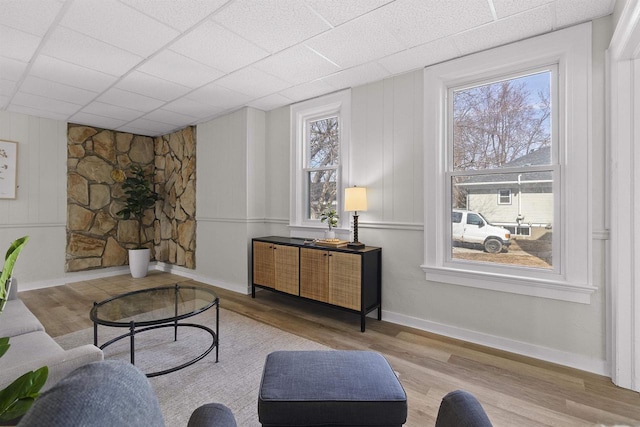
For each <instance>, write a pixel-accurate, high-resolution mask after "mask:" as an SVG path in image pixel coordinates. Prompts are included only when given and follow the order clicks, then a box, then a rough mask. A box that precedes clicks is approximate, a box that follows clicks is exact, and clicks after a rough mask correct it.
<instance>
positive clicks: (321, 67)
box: [254, 45, 340, 84]
mask: <svg viewBox="0 0 640 427" xmlns="http://www.w3.org/2000/svg"><path fill="white" fill-rule="evenodd" d="M254 67H256V68H258V69H260V70H262V71H265V72H267V73H269V74H271V75H273V76H276V77H279V78H280V79H282V80H284V81H286V82H289V83H291V84H300V83H305V82H309V81H312V80H315V79H317V78H320V77H324V76H327V75H329V74H332V73H335V72H336V71H339V70H340V68H339V67H338V66H336V65H335V64H333V63H331V62H329V61H327V60H326V59H325V58H323V57H322V56H320V55H318V54H317V53H316V52H314V51H313V50H311V49H309V48H307V47H306V46H304V45H297V46H293V47H291V48H289V49H286V50H284V51H282V52H279V53H276V54H275V55H272V56H270V57H268V58H265V59H263V60H262V61H260V62H258V63H256V64H254Z"/></svg>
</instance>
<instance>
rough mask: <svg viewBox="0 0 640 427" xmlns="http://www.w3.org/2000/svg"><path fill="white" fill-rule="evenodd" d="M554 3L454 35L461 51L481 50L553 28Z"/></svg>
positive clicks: (464, 53)
mask: <svg viewBox="0 0 640 427" xmlns="http://www.w3.org/2000/svg"><path fill="white" fill-rule="evenodd" d="M552 23H553V5H551V4H548V5H545V6H541V7H538V8H536V9H532V10H529V11H527V12H524V13H520V14H518V15H513V16H510V17H508V18H504V19H499V20H498V21H494V22H492V23H491V24H487V25H483V26H481V27H478V28H474V29H473V30H470V31H466V32H464V33H460V34H457V35H455V36H453V37H452V40H453V42H454V43H455V44H456V46H457V47H458V49H459V50H460V53H462V54H463V55H466V54H468V53H473V52H479V51H481V50H484V49H489V48H492V47H495V46H500V45H503V44H507V43H511V42H514V41H517V40H522V39H525V38H527V37H531V36H534V35H538V34H543V33H546V32H549V31H551V30H552Z"/></svg>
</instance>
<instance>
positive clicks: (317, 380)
mask: <svg viewBox="0 0 640 427" xmlns="http://www.w3.org/2000/svg"><path fill="white" fill-rule="evenodd" d="M258 416H259V419H260V422H261V423H262V425H263V426H321V425H331V426H400V425H402V424H404V422H405V421H406V419H407V396H406V394H405V392H404V389H403V388H402V386H401V385H400V382H399V381H398V378H397V377H396V375H395V373H394V372H393V370H392V369H391V366H390V365H389V363H388V362H387V360H386V359H385V358H384V357H383V356H382V355H380V354H378V353H374V352H370V351H277V352H274V353H271V354H269V355H268V356H267V360H266V362H265V367H264V371H263V376H262V383H261V385H260V394H259V396H258Z"/></svg>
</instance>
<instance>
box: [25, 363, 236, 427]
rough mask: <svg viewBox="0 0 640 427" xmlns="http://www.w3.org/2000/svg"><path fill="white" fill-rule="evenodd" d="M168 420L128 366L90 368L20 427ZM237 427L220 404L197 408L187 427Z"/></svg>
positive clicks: (148, 425) (38, 405)
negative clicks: (164, 418) (163, 416)
mask: <svg viewBox="0 0 640 427" xmlns="http://www.w3.org/2000/svg"><path fill="white" fill-rule="evenodd" d="M164 425H165V424H164V420H163V418H162V413H161V411H160V406H159V404H158V398H157V397H156V395H155V393H154V392H153V388H152V387H151V384H150V383H149V381H148V380H147V377H146V376H145V375H144V374H143V373H142V372H141V371H140V370H139V369H138V368H136V367H135V366H133V365H131V364H130V363H127V362H123V361H104V362H96V363H91V364H88V365H85V366H82V367H80V368H78V369H76V370H75V371H73V372H72V373H71V374H70V375H69V376H67V377H66V378H65V379H63V380H62V381H60V382H58V383H56V384H55V385H54V386H53V387H52V388H51V389H49V390H48V391H46V392H44V393H42V395H41V396H40V397H39V398H38V399H36V401H35V402H34V404H33V406H32V407H31V409H29V411H28V412H27V413H26V414H25V415H24V417H22V419H21V420H20V423H19V424H18V426H19V427H39V426H66V427H74V426H84V427H92V426H95V427H102V426H114V427H115V426H127V427H156V426H157V427H162V426H164ZM206 426H222V427H236V421H235V418H234V416H233V414H232V413H231V410H229V408H227V407H226V406H224V405H222V404H218V403H210V404H207V405H203V406H201V407H199V408H197V409H196V410H195V411H194V412H193V414H192V415H191V418H190V419H189V422H188V425H187V427H206Z"/></svg>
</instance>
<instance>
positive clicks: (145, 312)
mask: <svg viewBox="0 0 640 427" xmlns="http://www.w3.org/2000/svg"><path fill="white" fill-rule="evenodd" d="M214 306H215V308H216V330H215V331H213V330H212V329H211V328H208V327H207V326H204V325H198V324H195V323H178V321H180V320H183V319H187V318H189V317H193V316H195V315H197V314H200V313H202V312H204V311H206V310H209V309H210V308H211V307H214ZM219 315H220V299H219V298H218V295H216V293H215V292H214V291H213V290H212V289H210V288H208V287H204V286H194V285H182V284H176V285H174V286H164V287H157V288H150V289H142V290H139V291H133V292H128V293H126V294H122V295H117V296H115V297H113V298H109V299H106V300H104V301H101V302H96V303H94V304H93V308H92V309H91V313H90V314H89V317H90V318H91V320H92V321H93V344H94V345H95V346H98V325H102V326H110V327H114V328H128V329H129V331H128V332H127V333H124V334H122V335H119V336H117V337H115V338H113V339H110V340H109V341H107V342H105V343H104V344H102V345H101V346H100V349H104V348H105V347H107V346H109V345H111V344H113V343H115V342H117V341H120V340H121V339H124V338H127V337H129V338H130V341H131V342H130V353H131V364H133V365H135V337H136V334H139V333H141V332H145V331H151V330H154V329H158V328H174V336H173V339H174V341H177V340H178V327H181V328H182V327H189V328H199V329H202V330H204V331H206V332H208V333H209V334H210V335H211V337H212V338H213V340H212V343H211V346H210V347H209V348H208V349H206V350H205V351H204V352H203V353H202V354H200V355H199V356H197V357H195V358H194V359H192V360H190V361H188V362H186V363H183V364H181V365H179V366H176V367H174V368H170V369H165V370H162V371H157V372H152V373H148V374H146V375H147V377H155V376H158V375H164V374H168V373H170V372H175V371H177V370H179V369H182V368H186V367H187V366H190V365H193V364H194V363H196V362H197V361H199V360H201V359H202V358H204V357H205V356H206V355H208V354H209V353H211V351H212V350H213V349H214V348H215V349H216V362H218V324H219Z"/></svg>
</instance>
